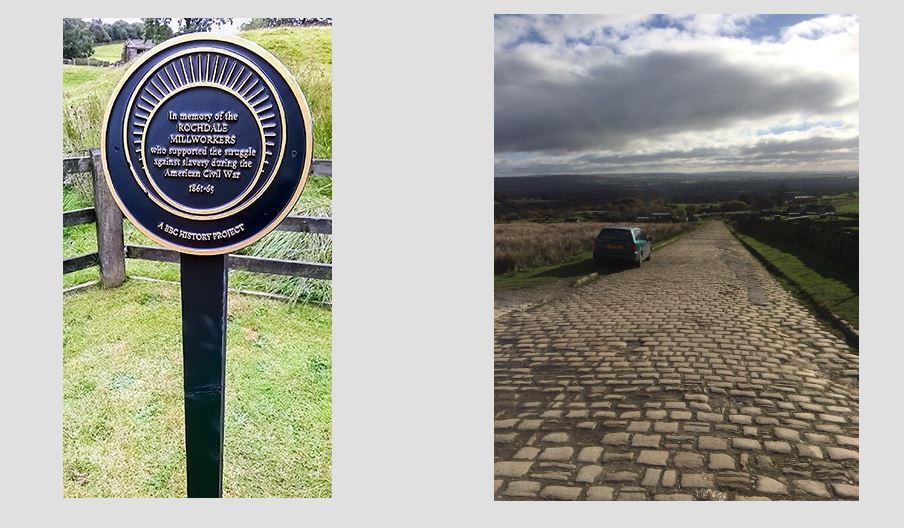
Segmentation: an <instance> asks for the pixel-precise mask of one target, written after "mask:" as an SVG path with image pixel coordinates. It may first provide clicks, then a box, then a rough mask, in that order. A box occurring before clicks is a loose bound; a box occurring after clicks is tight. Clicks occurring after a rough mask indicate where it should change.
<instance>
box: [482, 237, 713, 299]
mask: <svg viewBox="0 0 904 528" xmlns="http://www.w3.org/2000/svg"><path fill="white" fill-rule="evenodd" d="M700 224H701V223H700V222H698V223H697V226H695V228H696V227H699V225H700ZM688 232H689V231H685V232H684V233H680V234H678V235H676V236H673V237H671V238H666V239H662V240H656V241H655V242H654V243H653V252H654V255H653V258H656V255H655V252H656V251H658V250H659V249H660V248H662V247H663V246H665V245H667V244H670V243H672V242H673V241H675V240H677V239H678V238H681V236H683V235H685V234H687V233H688ZM599 271H600V267H599V266H597V265H596V263H594V262H593V251H585V252H583V253H580V254H577V255H575V256H574V257H572V258H570V259H568V260H566V261H565V262H561V263H557V264H551V265H549V266H541V267H537V268H533V269H528V270H522V271H515V272H508V273H503V274H501V275H495V276H494V277H493V287H494V288H499V289H508V290H513V289H521V288H534V287H537V286H542V285H544V284H548V283H551V282H555V281H559V280H562V279H569V280H577V279H578V278H580V277H583V276H585V275H589V274H591V273H598V272H599Z"/></svg>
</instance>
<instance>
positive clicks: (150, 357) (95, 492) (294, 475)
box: [63, 280, 332, 497]
mask: <svg viewBox="0 0 904 528" xmlns="http://www.w3.org/2000/svg"><path fill="white" fill-rule="evenodd" d="M228 302H229V330H228V336H227V373H226V440H225V454H224V475H223V494H224V496H227V497H329V496H330V494H331V473H332V472H331V455H332V436H331V427H332V426H331V422H332V420H331V386H332V362H331V355H330V348H331V334H332V322H331V321H332V318H331V313H330V311H329V310H327V309H324V308H319V307H316V306H310V305H303V304H294V305H293V304H289V303H284V302H279V301H272V300H268V299H259V298H254V297H249V296H245V295H239V294H230V296H229V301H228ZM180 320H181V319H180V303H179V288H178V287H177V286H174V285H170V284H162V283H148V282H141V281H136V280H131V281H127V282H126V283H125V285H123V286H122V287H120V288H117V289H113V290H104V289H101V288H99V287H93V288H89V289H87V290H83V291H80V292H76V293H72V294H67V295H66V296H65V298H64V303H63V335H64V339H63V373H64V374H63V376H64V378H63V477H64V481H63V493H64V496H66V497H181V496H184V495H185V454H184V414H183V407H182V405H183V392H182V390H183V389H182V350H181V326H180Z"/></svg>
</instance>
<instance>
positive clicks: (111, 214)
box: [91, 148, 126, 288]
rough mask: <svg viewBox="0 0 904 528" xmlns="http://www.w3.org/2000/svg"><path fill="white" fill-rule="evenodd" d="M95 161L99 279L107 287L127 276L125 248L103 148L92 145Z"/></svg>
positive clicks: (94, 178)
mask: <svg viewBox="0 0 904 528" xmlns="http://www.w3.org/2000/svg"><path fill="white" fill-rule="evenodd" d="M91 161H92V162H93V165H94V171H93V182H94V211H95V213H96V215H97V255H98V260H99V262H100V280H101V284H103V286H104V287H105V288H115V287H117V286H119V285H121V284H122V283H123V281H125V280H126V250H125V244H124V242H123V235H122V211H120V210H119V206H118V205H116V202H115V201H114V200H113V195H112V194H111V193H110V188H109V187H107V180H106V176H105V175H104V165H103V163H102V162H101V157H100V149H96V148H95V149H91Z"/></svg>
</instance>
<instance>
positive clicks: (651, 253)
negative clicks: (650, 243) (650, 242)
mask: <svg viewBox="0 0 904 528" xmlns="http://www.w3.org/2000/svg"><path fill="white" fill-rule="evenodd" d="M651 260H653V250H652V249H651V250H650V252H649V253H647V262H649V261H651Z"/></svg>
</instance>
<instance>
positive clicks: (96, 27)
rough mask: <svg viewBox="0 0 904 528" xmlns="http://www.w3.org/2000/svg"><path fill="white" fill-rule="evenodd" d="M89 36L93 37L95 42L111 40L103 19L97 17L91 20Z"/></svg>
mask: <svg viewBox="0 0 904 528" xmlns="http://www.w3.org/2000/svg"><path fill="white" fill-rule="evenodd" d="M91 36H92V37H93V38H94V43H95V44H98V43H101V42H110V41H111V40H112V39H111V38H110V34H109V33H108V32H107V28H106V27H105V24H104V22H103V20H101V19H99V18H95V19H94V20H92V21H91Z"/></svg>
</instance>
